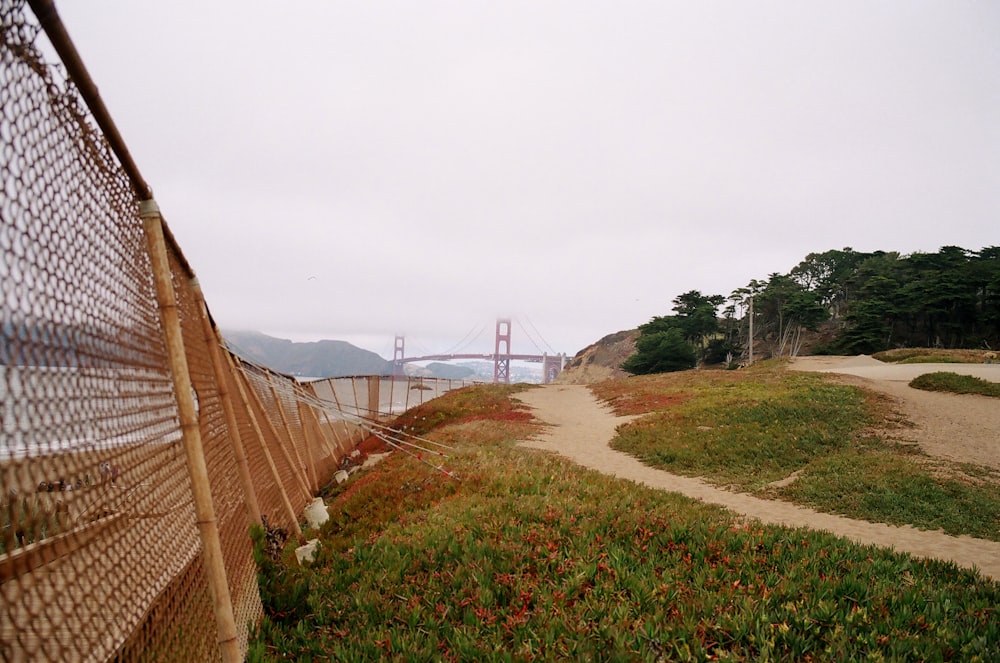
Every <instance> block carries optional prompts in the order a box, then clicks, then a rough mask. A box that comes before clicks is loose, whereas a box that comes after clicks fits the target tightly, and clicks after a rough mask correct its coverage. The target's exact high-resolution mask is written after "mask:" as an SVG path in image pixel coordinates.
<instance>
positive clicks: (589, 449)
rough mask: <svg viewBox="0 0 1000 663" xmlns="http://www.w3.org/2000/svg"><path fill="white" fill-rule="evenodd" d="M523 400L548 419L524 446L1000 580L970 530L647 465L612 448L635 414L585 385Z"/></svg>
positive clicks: (996, 552)
mask: <svg viewBox="0 0 1000 663" xmlns="http://www.w3.org/2000/svg"><path fill="white" fill-rule="evenodd" d="M518 398H519V399H520V400H521V401H523V402H524V403H525V404H527V405H528V406H530V407H532V408H533V409H535V416H536V417H538V418H539V419H540V420H542V421H544V422H546V423H548V424H551V426H550V427H548V428H547V429H546V430H545V432H543V433H541V434H540V435H538V436H537V437H536V438H534V439H531V440H527V441H525V442H523V443H522V444H523V445H524V446H527V447H532V448H536V449H543V450H547V451H554V452H556V453H559V454H561V455H563V456H566V457H568V458H570V459H571V460H573V461H575V462H577V463H579V464H580V465H583V466H585V467H589V468H592V469H595V470H598V471H601V472H604V473H606V474H611V475H613V476H616V477H620V478H622V479H629V480H632V481H636V482H638V483H641V484H644V485H646V486H650V487H652V488H659V489H662V490H670V491H674V492H678V493H682V494H684V495H687V496H689V497H693V498H695V499H700V500H702V501H704V502H708V503H711V504H719V505H722V506H724V507H727V508H728V509H731V510H732V511H735V512H736V513H739V514H742V515H744V516H748V517H750V518H756V519H758V520H760V521H761V522H764V523H769V524H775V525H789V526H793V527H810V528H812V529H819V530H825V531H828V532H831V533H833V534H836V535H839V536H844V537H847V538H849V539H852V540H854V541H856V542H858V543H863V544H875V545H879V546H884V547H888V548H895V549H896V550H899V551H905V552H908V553H911V554H913V555H915V556H917V557H927V558H935V559H943V560H950V561H953V562H955V563H956V564H958V565H960V566H963V567H967V568H978V569H979V570H980V571H981V572H982V573H983V574H984V575H987V576H990V577H992V578H993V579H1000V543H996V542H993V541H984V540H981V539H973V538H971V537H968V536H959V537H953V536H948V535H946V534H944V533H942V532H926V531H921V530H917V529H915V528H913V527H908V526H902V527H897V526H892V525H884V524H879V523H869V522H865V521H860V520H852V519H850V518H844V517H841V516H835V515H831V514H826V513H820V512H818V511H813V510H812V509H808V508H805V507H800V506H795V505H793V504H790V503H788V502H780V501H772V500H763V499H760V498H757V497H753V496H750V495H745V494H742V493H733V492H729V491H726V490H722V489H720V488H716V487H714V486H711V485H709V484H707V483H706V482H704V481H702V480H700V479H694V478H690V477H682V476H678V475H675V474H671V473H669V472H664V471H662V470H657V469H654V468H652V467H648V466H646V465H643V464H642V463H640V462H639V461H638V460H636V459H635V458H633V457H632V456H629V455H628V454H625V453H622V452H620V451H615V450H614V449H612V448H611V447H609V446H608V443H609V442H610V441H611V439H612V438H613V437H614V435H615V429H616V428H617V427H618V426H619V425H621V424H623V423H625V422H628V421H630V420H631V419H632V418H631V417H616V416H615V415H614V413H613V412H612V411H611V410H610V408H608V407H607V406H605V405H603V404H602V403H600V402H599V401H598V400H597V399H596V398H595V397H594V396H593V394H591V392H590V390H589V389H588V388H587V387H586V386H582V385H548V386H545V387H542V388H539V389H532V390H530V391H526V392H523V393H522V394H519V396H518Z"/></svg>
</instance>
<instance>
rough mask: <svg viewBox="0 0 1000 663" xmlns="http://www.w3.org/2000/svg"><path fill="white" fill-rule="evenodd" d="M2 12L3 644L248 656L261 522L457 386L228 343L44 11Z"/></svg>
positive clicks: (98, 655) (63, 657) (307, 495)
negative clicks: (369, 429) (357, 373)
mask: <svg viewBox="0 0 1000 663" xmlns="http://www.w3.org/2000/svg"><path fill="white" fill-rule="evenodd" d="M0 8H2V9H0V12H2V16H0V21H2V44H0V254H2V260H0V481H2V495H0V524H2V537H0V595H2V607H0V658H2V659H3V660H4V661H39V660H52V661H76V660H96V661H100V660H140V659H141V660H170V661H201V660H218V659H219V658H220V655H221V656H222V657H223V658H225V659H227V660H233V659H236V658H241V657H242V656H243V655H244V654H245V652H246V645H247V638H248V634H249V630H250V628H251V627H252V626H254V625H255V624H257V623H258V620H259V618H260V616H261V603H260V596H259V593H258V589H257V583H256V574H255V569H254V565H253V559H252V554H251V542H250V538H249V525H250V524H252V523H255V522H256V523H259V522H261V518H262V516H263V517H265V518H266V519H267V521H268V522H269V523H272V524H274V525H276V526H280V527H283V528H285V529H287V530H289V531H290V532H292V533H293V534H296V535H299V536H301V529H300V527H299V515H300V514H301V513H302V511H303V509H304V508H305V507H306V506H307V505H308V504H309V503H310V502H311V501H312V499H313V495H314V494H315V493H316V491H317V490H318V488H319V487H320V486H322V485H324V484H325V483H326V482H328V481H329V480H330V478H331V476H332V475H333V474H334V472H335V471H336V470H337V469H338V467H339V464H340V462H341V460H342V458H343V457H344V456H345V455H346V454H348V453H350V451H351V450H352V449H353V448H354V447H355V446H356V444H357V443H358V442H359V441H360V440H361V439H362V438H363V437H364V435H365V429H366V422H367V421H372V420H377V419H379V418H380V417H384V416H387V415H391V414H398V413H399V412H401V411H403V410H404V409H406V408H408V407H412V406H413V405H417V404H419V403H422V402H424V401H425V400H428V399H429V398H430V397H432V396H436V395H439V394H440V393H443V391H445V390H447V389H451V388H455V387H458V386H462V383H452V382H450V381H432V380H427V381H425V380H416V381H408V380H399V379H392V378H382V379H379V378H374V379H366V378H352V379H347V381H344V380H322V381H318V382H315V383H311V384H299V383H297V382H296V381H295V380H293V379H292V378H289V377H287V376H282V375H278V374H275V373H273V372H270V371H268V370H266V369H263V368H261V367H258V366H254V365H252V364H249V363H246V362H244V361H241V360H240V359H239V358H237V357H235V356H233V355H232V354H231V353H229V352H228V351H227V350H225V349H224V347H223V346H222V344H221V338H220V337H219V335H218V331H217V329H216V327H215V325H214V324H213V322H212V320H211V317H210V314H209V312H208V309H207V307H206V306H205V304H204V302H203V300H202V298H201V293H200V289H199V288H198V286H197V282H196V280H195V279H194V278H193V274H192V272H191V271H190V269H189V267H188V266H187V263H186V262H185V260H184V258H183V256H182V255H181V254H180V252H179V250H177V248H176V245H175V244H174V243H173V241H172V239H171V238H170V235H169V230H166V229H165V226H164V225H163V223H162V219H161V218H160V217H159V215H158V212H157V210H156V208H155V204H153V205H150V203H151V200H144V198H143V196H142V195H141V192H139V193H137V191H136V186H135V182H134V179H132V180H130V177H129V175H128V174H127V172H126V170H127V169H125V168H123V166H122V159H120V158H119V154H118V153H117V152H116V151H115V150H113V149H112V146H111V145H110V141H109V139H108V138H107V135H106V133H104V132H102V131H101V130H100V129H98V128H97V126H98V124H99V123H98V122H95V120H94V116H93V115H92V111H91V109H89V108H88V106H87V104H86V103H85V102H84V100H83V99H84V97H85V95H81V93H80V92H79V91H78V89H77V87H76V85H74V82H73V80H71V78H72V77H67V76H64V75H61V74H59V73H58V72H59V71H60V70H59V69H57V68H56V67H54V66H53V65H51V64H49V63H46V62H45V61H44V59H43V58H42V56H41V55H40V50H39V48H38V46H37V44H36V41H37V40H38V39H40V38H41V37H40V28H39V27H38V23H37V21H36V20H35V19H34V16H33V15H32V14H31V13H29V12H28V11H27V10H26V9H25V8H24V6H23V3H21V2H16V1H15V0H0ZM164 233H165V234H164ZM359 385H363V386H361V388H360V391H359ZM386 393H388V395H387V396H386ZM386 399H387V400H386ZM227 615H228V616H227Z"/></svg>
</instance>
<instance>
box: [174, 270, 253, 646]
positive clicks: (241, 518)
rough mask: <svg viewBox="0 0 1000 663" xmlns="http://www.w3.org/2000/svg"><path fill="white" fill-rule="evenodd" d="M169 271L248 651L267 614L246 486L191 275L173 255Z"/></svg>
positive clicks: (228, 570) (231, 589)
mask: <svg viewBox="0 0 1000 663" xmlns="http://www.w3.org/2000/svg"><path fill="white" fill-rule="evenodd" d="M169 257H170V267H171V275H172V280H173V283H174V289H175V293H176V296H177V306H178V309H179V311H180V321H181V329H182V331H183V335H184V349H185V355H186V359H187V365H188V371H189V373H190V375H191V389H192V391H193V392H194V394H195V405H196V407H197V411H198V424H199V428H200V431H201V440H202V445H203V447H204V453H205V462H206V465H207V467H208V478H209V481H210V484H211V494H212V503H213V505H214V508H215V517H216V520H217V522H218V528H219V536H220V538H221V541H222V554H223V561H224V564H225V570H226V579H227V581H228V584H229V592H230V595H231V597H232V602H233V612H234V615H235V617H236V626H237V637H238V638H239V641H240V651H242V652H246V650H247V644H248V636H249V632H248V625H250V624H257V623H258V621H259V620H260V617H261V615H262V614H263V609H262V607H261V602H260V594H259V591H258V588H257V571H256V567H255V565H254V561H253V553H252V550H251V545H250V538H249V536H248V535H247V532H248V527H249V518H248V514H247V501H246V495H245V492H244V488H243V486H242V485H241V484H240V481H239V471H238V469H237V467H236V458H235V454H234V451H233V446H232V442H231V438H230V436H229V430H228V427H227V424H226V417H225V412H224V410H223V406H222V401H221V389H220V385H219V384H218V383H217V382H216V377H215V376H216V371H215V365H214V363H213V358H212V355H211V351H210V348H209V346H208V343H207V341H206V338H205V334H204V325H203V320H202V316H203V315H204V313H203V309H202V303H201V301H200V299H199V298H198V297H197V296H196V294H195V291H194V289H193V288H192V286H191V278H190V276H189V275H188V274H187V273H186V271H185V270H184V269H183V267H182V265H181V262H180V259H179V256H177V254H176V253H173V252H171V254H170V256H169Z"/></svg>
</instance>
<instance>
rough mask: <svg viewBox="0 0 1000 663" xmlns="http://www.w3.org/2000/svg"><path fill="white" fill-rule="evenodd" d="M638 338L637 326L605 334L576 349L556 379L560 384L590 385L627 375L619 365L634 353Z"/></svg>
mask: <svg viewBox="0 0 1000 663" xmlns="http://www.w3.org/2000/svg"><path fill="white" fill-rule="evenodd" d="M637 338H639V330H638V329H629V330H627V331H620V332H615V333H614V334H608V335H607V336H605V337H604V338H602V339H601V340H599V341H597V342H596V343H594V344H593V345H588V346H587V347H585V348H584V349H583V350H580V351H579V352H577V353H576V356H575V357H573V360H572V361H570V362H569V363H568V364H566V367H565V368H564V369H563V372H562V373H560V374H559V375H558V376H557V377H556V380H555V381H556V382H557V383H560V384H591V383H593V382H600V381H602V380H609V379H612V378H622V377H626V376H627V375H628V373H626V372H625V371H623V370H622V369H621V365H622V362H624V361H625V360H626V359H628V358H629V357H630V356H631V355H632V354H633V353H634V352H635V340H636V339H637Z"/></svg>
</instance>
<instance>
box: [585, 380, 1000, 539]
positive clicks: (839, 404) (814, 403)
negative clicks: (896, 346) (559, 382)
mask: <svg viewBox="0 0 1000 663" xmlns="http://www.w3.org/2000/svg"><path fill="white" fill-rule="evenodd" d="M595 391H596V392H597V394H598V395H599V396H600V397H602V398H604V399H606V400H608V401H609V402H610V403H611V404H612V405H613V406H614V407H615V408H616V410H618V411H619V412H621V413H623V414H624V413H633V414H634V413H639V412H648V413H649V414H648V415H647V416H645V417H643V418H641V419H639V420H637V421H635V422H633V423H631V424H629V425H628V426H625V427H624V428H623V429H622V430H621V432H620V434H619V436H618V438H617V439H616V440H614V441H613V442H612V446H613V447H614V448H616V449H619V450H621V451H625V452H627V453H629V454H632V455H634V456H636V457H638V458H639V459H641V460H642V461H643V462H645V463H647V464H649V465H651V466H653V467H658V468H661V469H664V470H667V471H670V472H674V473H677V474H684V475H688V476H700V477H704V478H706V479H707V480H709V481H711V482H713V483H715V484H717V485H722V486H728V487H732V488H734V489H736V490H739V491H743V492H749V493H753V494H756V495H759V496H762V497H769V498H780V499H787V500H790V501H793V502H796V503H799V504H804V505H808V506H811V507H813V508H816V509H819V510H821V511H827V512H831V513H838V514H842V515H846V516H850V517H852V518H860V519H863V520H869V521H872V522H884V523H891V524H907V525H913V526H915V527H919V528H924V529H942V530H944V531H945V532H947V533H948V534H954V535H957V534H968V535H970V536H975V537H979V538H986V539H992V540H1000V473H998V472H996V471H995V470H991V469H989V468H981V467H977V468H972V467H970V466H966V465H961V464H957V463H951V462H948V461H944V460H938V459H931V458H929V457H927V456H925V455H923V454H921V453H920V452H919V451H918V450H917V449H916V448H915V447H914V446H913V445H911V444H907V443H906V436H905V430H906V429H905V422H903V421H901V420H900V418H899V416H898V415H897V414H895V413H894V412H893V410H892V409H891V407H890V405H889V402H888V401H887V400H886V399H885V398H883V397H882V396H880V395H878V394H875V393H872V392H868V391H864V390H862V389H860V388H858V387H853V386H848V385H843V384H839V383H837V382H836V379H835V378H832V377H830V376H823V375H814V374H803V373H792V372H788V371H784V370H782V369H781V368H780V365H779V364H777V363H770V364H769V363H765V364H763V365H761V366H759V367H757V368H754V369H753V370H750V371H740V372H736V371H688V372H685V373H675V374H664V375H655V376H648V377H642V378H630V379H628V380H620V381H612V382H606V383H602V384H600V385H597V386H596V388H595ZM664 403H666V405H663V404H664ZM793 473H795V477H796V478H795V480H794V481H792V482H790V483H788V484H787V485H780V486H776V485H773V484H774V482H781V480H783V479H786V478H788V477H790V476H791V475H792V474H793Z"/></svg>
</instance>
